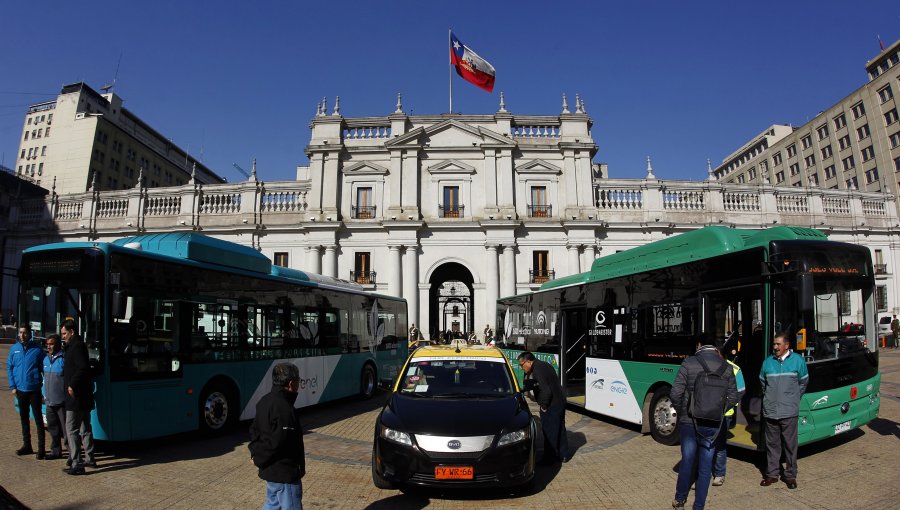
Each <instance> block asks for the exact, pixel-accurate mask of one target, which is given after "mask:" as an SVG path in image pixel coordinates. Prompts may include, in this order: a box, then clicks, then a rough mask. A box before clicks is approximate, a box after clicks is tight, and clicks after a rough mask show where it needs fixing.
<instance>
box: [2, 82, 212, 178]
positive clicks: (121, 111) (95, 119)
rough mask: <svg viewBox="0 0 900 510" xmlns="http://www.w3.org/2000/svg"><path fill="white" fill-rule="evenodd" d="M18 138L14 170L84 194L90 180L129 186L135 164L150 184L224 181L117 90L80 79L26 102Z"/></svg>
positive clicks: (22, 175)
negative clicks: (127, 104) (52, 94)
mask: <svg viewBox="0 0 900 510" xmlns="http://www.w3.org/2000/svg"><path fill="white" fill-rule="evenodd" d="M20 140H21V145H20V146H19V153H18V155H17V159H16V166H15V171H16V175H18V176H19V177H21V178H23V179H26V180H29V181H31V182H33V183H35V184H38V185H40V186H42V187H43V188H45V189H48V190H49V189H52V188H54V186H55V190H56V192H57V193H59V194H68V193H83V192H85V191H87V190H89V189H90V188H91V185H92V183H93V182H94V181H95V180H96V187H97V190H116V189H126V188H133V187H134V186H135V184H136V183H137V182H138V177H139V176H140V174H141V169H143V177H144V183H145V185H146V186H148V187H151V188H157V187H162V186H180V185H183V184H186V183H187V182H188V181H189V180H190V179H191V175H192V172H195V176H194V178H195V180H196V182H200V183H221V182H225V180H224V179H223V178H221V177H219V176H218V175H216V174H215V173H213V172H212V171H211V170H210V169H208V168H206V167H205V166H204V165H203V164H201V163H199V162H198V161H197V160H196V159H194V158H193V157H192V156H190V155H189V154H187V153H186V152H185V151H184V150H182V149H181V148H179V147H178V146H176V145H174V144H173V143H172V142H171V141H169V140H168V139H166V138H165V137H164V136H163V135H162V134H160V133H159V132H157V131H156V130H154V129H153V128H152V127H150V126H149V125H147V124H146V123H145V122H144V121H142V120H141V119H140V118H139V117H138V116H136V115H135V114H134V113H132V112H130V111H129V110H127V109H125V108H123V107H122V98H121V97H119V96H117V95H115V94H113V93H112V92H108V93H105V94H100V93H98V92H97V91H95V90H94V89H92V88H91V87H89V86H87V85H86V84H84V83H83V82H82V83H73V84H70V85H65V86H63V88H62V90H61V91H60V93H59V96H57V98H56V99H54V100H53V101H47V102H44V103H38V104H34V105H31V106H30V107H29V108H28V112H27V113H26V114H25V122H24V126H23V128H22V137H21V138H20ZM195 168H196V169H195Z"/></svg>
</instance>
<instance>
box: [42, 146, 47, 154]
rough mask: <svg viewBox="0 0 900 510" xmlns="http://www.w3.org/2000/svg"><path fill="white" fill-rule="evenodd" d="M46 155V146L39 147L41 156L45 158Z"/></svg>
mask: <svg viewBox="0 0 900 510" xmlns="http://www.w3.org/2000/svg"><path fill="white" fill-rule="evenodd" d="M46 155H47V146H46V145H45V146H43V147H41V156H46Z"/></svg>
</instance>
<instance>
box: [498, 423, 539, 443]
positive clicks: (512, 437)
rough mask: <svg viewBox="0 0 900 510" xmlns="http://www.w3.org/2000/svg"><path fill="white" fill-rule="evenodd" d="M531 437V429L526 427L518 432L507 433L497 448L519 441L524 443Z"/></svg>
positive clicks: (501, 437)
mask: <svg viewBox="0 0 900 510" xmlns="http://www.w3.org/2000/svg"><path fill="white" fill-rule="evenodd" d="M529 437H531V429H530V428H528V427H526V428H524V429H522V430H516V431H514V432H507V433H506V434H503V435H502V436H500V440H499V441H497V446H505V445H508V444H513V443H518V442H519V441H524V440H526V439H528V438H529Z"/></svg>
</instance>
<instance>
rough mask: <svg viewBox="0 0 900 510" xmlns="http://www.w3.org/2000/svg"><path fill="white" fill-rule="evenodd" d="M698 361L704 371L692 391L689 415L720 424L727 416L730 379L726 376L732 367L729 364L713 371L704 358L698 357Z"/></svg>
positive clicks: (724, 364)
mask: <svg viewBox="0 0 900 510" xmlns="http://www.w3.org/2000/svg"><path fill="white" fill-rule="evenodd" d="M697 361H699V362H700V365H701V366H702V367H703V371H702V372H700V374H699V375H697V378H696V379H695V380H694V388H693V390H691V396H690V400H689V401H688V415H689V416H690V417H691V418H693V419H694V420H695V421H696V420H704V421H707V422H716V423H720V422H721V421H722V418H723V417H724V415H725V404H726V403H727V399H728V379H726V378H725V375H726V374H727V373H728V372H727V371H728V370H731V367H730V366H729V365H728V363H723V366H722V367H721V368H720V369H719V370H717V371H715V372H714V371H712V370H710V369H709V365H707V364H706V361H704V360H703V358H702V357H700V356H697Z"/></svg>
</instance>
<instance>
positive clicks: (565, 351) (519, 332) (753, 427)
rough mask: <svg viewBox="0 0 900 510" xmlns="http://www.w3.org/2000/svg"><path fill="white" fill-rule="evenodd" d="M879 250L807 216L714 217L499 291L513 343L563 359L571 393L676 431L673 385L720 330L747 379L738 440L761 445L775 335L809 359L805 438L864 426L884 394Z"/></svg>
mask: <svg viewBox="0 0 900 510" xmlns="http://www.w3.org/2000/svg"><path fill="white" fill-rule="evenodd" d="M875 298H876V296H875V277H874V271H873V269H872V261H871V255H870V253H869V250H868V249H867V248H865V247H862V246H857V245H853V244H847V243H839V242H833V241H829V240H828V239H827V237H826V236H825V235H824V234H822V233H821V232H819V231H817V230H814V229H808V228H798V227H786V226H781V227H774V228H769V229H763V230H743V229H732V228H726V227H718V226H714V227H705V228H701V229H698V230H695V231H691V232H688V233H684V234H681V235H677V236H672V237H669V238H666V239H663V240H660V241H656V242H652V243H649V244H646V245H643V246H640V247H637V248H634V249H631V250H627V251H623V252H619V253H616V254H613V255H609V256H607V257H603V258H600V259H597V260H595V261H594V262H593V265H592V267H591V270H590V271H587V272H584V273H580V274H576V275H572V276H568V277H565V278H560V279H558V280H553V281H550V282H547V283H545V284H544V285H542V286H541V288H540V289H539V290H538V291H536V292H532V293H527V294H522V295H517V296H513V297H508V298H503V299H500V300H498V302H497V319H496V320H497V326H496V327H497V329H496V330H497V331H500V332H502V335H503V338H502V342H503V343H505V348H506V349H507V351H506V352H507V355H508V356H510V357H514V356H516V355H517V354H518V352H520V351H521V350H526V349H527V350H530V351H534V352H536V353H540V354H542V355H545V356H548V357H549V359H550V360H551V361H552V362H553V363H555V367H556V368H557V370H558V372H559V374H560V378H561V381H562V385H563V388H564V389H565V391H566V395H567V398H568V401H569V402H570V403H571V404H574V405H577V406H581V407H583V408H584V409H586V410H588V411H592V412H595V413H599V414H601V415H605V416H609V417H613V418H616V419H619V420H623V421H625V422H630V423H634V424H638V425H640V426H641V429H642V431H643V432H645V433H646V432H649V433H651V434H652V435H653V437H654V438H655V439H656V440H657V441H659V442H660V443H663V444H670V445H671V444H675V443H677V441H678V433H677V417H676V413H675V409H674V408H673V407H672V405H671V401H670V400H669V390H670V389H671V386H672V383H673V381H674V380H675V374H676V373H677V372H678V368H679V365H680V364H681V362H682V360H684V359H685V358H686V357H687V356H690V355H691V354H693V353H694V351H695V350H696V346H697V342H698V341H701V340H702V341H703V342H704V343H719V344H720V345H722V346H723V348H722V350H723V354H724V355H726V356H727V357H728V358H729V359H731V360H733V361H734V362H735V363H736V364H738V365H739V366H740V367H741V370H742V371H743V374H744V379H745V381H746V383H747V392H746V394H745V396H744V398H743V400H742V402H741V403H740V405H739V408H738V412H737V413H736V414H737V425H736V426H735V427H734V428H732V429H731V430H730V431H729V433H728V440H729V442H730V443H732V444H736V445H740V446H743V447H747V448H755V449H760V448H762V447H763V444H764V441H762V440H761V437H760V420H761V410H760V407H761V385H760V382H759V371H760V368H761V366H762V362H763V360H764V359H765V357H766V356H767V355H768V354H769V353H770V352H771V347H770V346H771V342H772V338H773V337H774V335H775V334H777V333H779V332H786V333H788V334H789V335H790V338H792V339H795V342H794V344H793V346H792V347H793V349H794V351H795V352H796V353H798V354H800V355H801V356H803V357H804V359H805V360H806V362H807V365H808V368H809V386H808V388H807V391H806V394H805V395H804V396H803V398H802V401H801V404H800V409H801V410H800V419H799V439H800V443H801V444H804V443H810V442H813V441H817V440H820V439H824V438H827V437H831V436H834V435H836V434H840V433H843V432H846V431H848V430H852V429H854V428H857V427H860V426H862V425H864V424H866V423H868V422H869V421H871V420H873V419H874V418H875V417H876V416H877V415H878V410H879V407H880V395H879V385H880V381H881V376H880V374H879V372H878V352H877V342H876V337H877V334H878V324H877V318H876V306H875Z"/></svg>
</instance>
